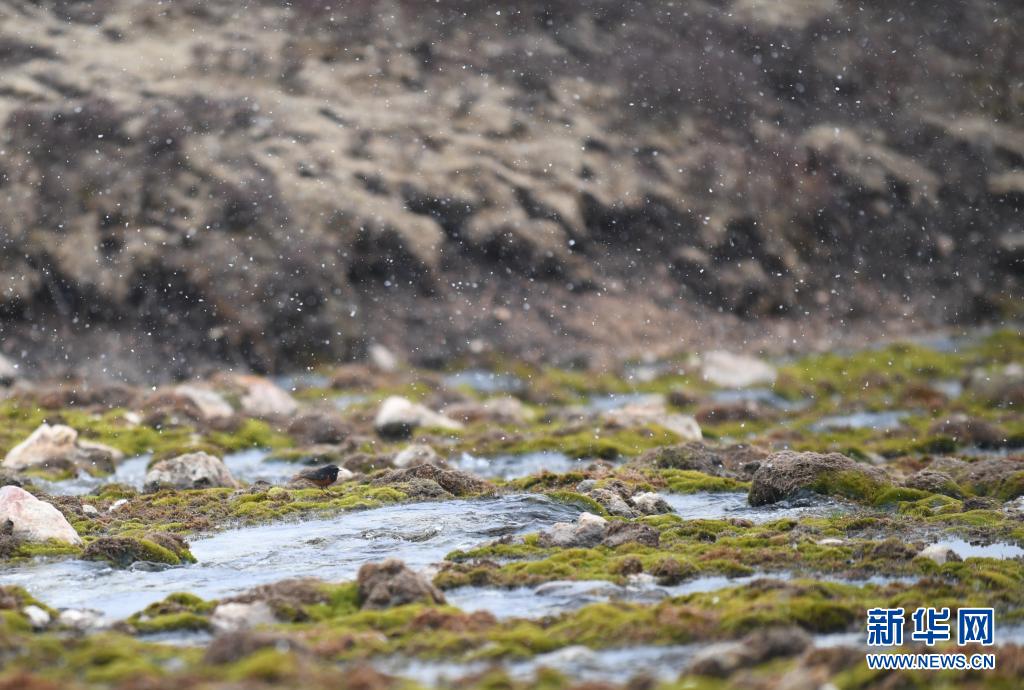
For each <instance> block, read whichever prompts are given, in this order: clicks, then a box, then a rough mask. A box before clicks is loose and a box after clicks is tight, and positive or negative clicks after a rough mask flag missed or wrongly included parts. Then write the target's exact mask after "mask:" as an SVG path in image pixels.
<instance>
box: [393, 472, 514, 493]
mask: <svg viewBox="0 0 1024 690" xmlns="http://www.w3.org/2000/svg"><path fill="white" fill-rule="evenodd" d="M415 479H428V480H430V481H433V482H435V483H437V484H438V486H440V487H441V488H442V489H444V490H445V491H447V492H448V493H450V494H452V495H453V496H467V495H476V494H481V493H490V492H492V491H494V485H493V484H491V483H490V482H488V481H486V480H483V479H481V478H480V477H477V476H476V475H472V474H469V473H468V472H461V471H459V470H449V469H443V468H441V467H436V466H434V465H416V466H414V467H407V468H405V469H401V470H388V471H385V472H384V473H382V474H381V475H379V476H377V477H375V478H374V479H373V483H374V484H376V485H382V484H405V483H408V482H412V481H413V480H415Z"/></svg>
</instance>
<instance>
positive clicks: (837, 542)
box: [814, 537, 846, 546]
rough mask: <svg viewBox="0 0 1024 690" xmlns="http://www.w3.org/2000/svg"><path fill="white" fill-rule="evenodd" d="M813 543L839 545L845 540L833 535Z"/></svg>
mask: <svg viewBox="0 0 1024 690" xmlns="http://www.w3.org/2000/svg"><path fill="white" fill-rule="evenodd" d="M814 543H815V544H817V545H818V546H841V545H843V544H845V543H846V542H845V541H844V540H842V539H836V538H835V537H827V538H825V539H819V540H818V541H816V542H814Z"/></svg>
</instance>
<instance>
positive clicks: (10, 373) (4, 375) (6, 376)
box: [0, 355, 18, 386]
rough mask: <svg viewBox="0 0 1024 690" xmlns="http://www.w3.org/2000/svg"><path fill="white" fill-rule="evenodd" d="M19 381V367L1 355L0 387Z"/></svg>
mask: <svg viewBox="0 0 1024 690" xmlns="http://www.w3.org/2000/svg"><path fill="white" fill-rule="evenodd" d="M17 379H18V367H17V366H16V365H15V364H14V362H12V361H11V360H9V359H7V358H6V357H4V356H3V355H0V385H4V386H7V385H10V384H12V383H14V382H15V381H16V380H17Z"/></svg>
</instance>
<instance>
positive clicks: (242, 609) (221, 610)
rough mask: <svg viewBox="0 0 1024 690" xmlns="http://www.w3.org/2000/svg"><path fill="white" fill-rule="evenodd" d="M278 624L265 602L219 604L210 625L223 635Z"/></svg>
mask: <svg viewBox="0 0 1024 690" xmlns="http://www.w3.org/2000/svg"><path fill="white" fill-rule="evenodd" d="M276 622H277V618H275V617H274V612H273V610H271V608H270V605H269V604H267V602H265V601H253V602H251V603H247V604H245V603H242V602H229V603H226V604H218V605H217V608H215V609H214V610H213V615H212V616H210V625H212V626H213V629H214V630H216V631H217V632H221V633H225V632H236V631H238V630H247V629H249V628H253V627H255V626H257V625H273V624H274V623H276Z"/></svg>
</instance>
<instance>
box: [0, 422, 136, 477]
mask: <svg viewBox="0 0 1024 690" xmlns="http://www.w3.org/2000/svg"><path fill="white" fill-rule="evenodd" d="M123 457H124V455H123V454H122V453H121V452H120V451H118V450H116V449H114V448H110V447H108V446H104V445H101V444H99V443H90V442H87V441H79V440H78V432H77V431H75V430H74V429H72V428H71V427H69V426H65V425H63V424H54V425H53V426H51V425H49V424H42V425H41V426H40V427H39V428H38V429H36V430H35V431H33V432H32V434H31V435H30V436H29V437H28V438H27V439H25V440H24V441H22V442H21V443H19V444H18V445H16V446H15V447H14V448H12V449H11V450H10V451H9V452H8V453H7V457H5V458H4V461H3V463H2V467H3V468H4V469H5V470H10V471H12V472H22V471H24V470H27V469H30V468H33V469H34V468H41V469H49V470H72V469H78V468H81V469H86V470H92V471H96V470H99V471H105V472H112V471H113V470H114V464H115V463H116V462H118V461H119V460H121V459H122V458H123Z"/></svg>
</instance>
